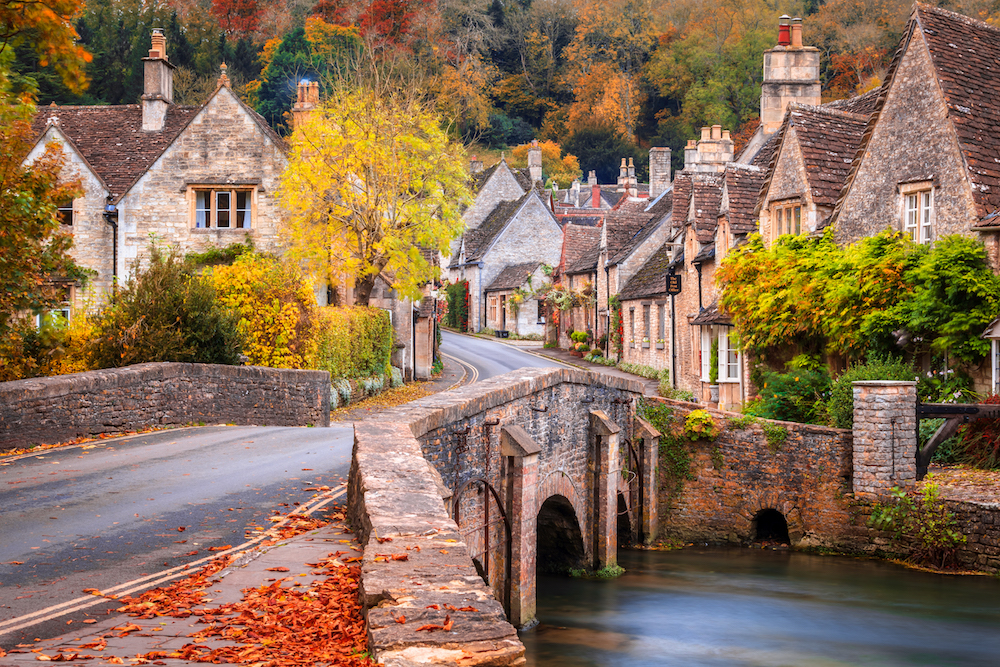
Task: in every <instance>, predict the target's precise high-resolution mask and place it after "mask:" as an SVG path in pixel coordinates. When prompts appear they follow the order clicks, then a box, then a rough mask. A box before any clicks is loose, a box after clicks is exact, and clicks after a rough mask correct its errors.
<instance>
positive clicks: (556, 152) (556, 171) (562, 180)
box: [511, 141, 583, 188]
mask: <svg viewBox="0 0 1000 667" xmlns="http://www.w3.org/2000/svg"><path fill="white" fill-rule="evenodd" d="M538 147H539V148H541V149H542V168H543V169H544V170H545V175H546V176H548V177H549V179H550V181H553V182H555V183H558V184H559V185H560V186H562V187H564V188H568V187H569V186H570V184H571V183H572V182H573V181H574V179H578V178H580V177H581V176H582V175H583V172H582V171H580V161H579V160H577V159H576V156H575V155H570V154H568V153H567V154H566V155H563V154H562V148H560V147H559V144H557V143H556V142H554V141H540V142H538ZM529 148H531V144H521V145H520V146H516V147H515V148H514V150H513V151H512V153H513V159H512V160H511V166H513V167H518V168H523V167H527V166H528V149H529Z"/></svg>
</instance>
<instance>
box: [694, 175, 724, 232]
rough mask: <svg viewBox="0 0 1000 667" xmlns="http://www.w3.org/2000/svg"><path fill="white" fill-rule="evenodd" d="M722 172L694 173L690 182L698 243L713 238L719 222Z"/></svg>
mask: <svg viewBox="0 0 1000 667" xmlns="http://www.w3.org/2000/svg"><path fill="white" fill-rule="evenodd" d="M722 183H723V175H722V174H695V176H694V178H693V182H692V196H693V198H694V220H693V221H692V222H693V224H694V230H695V234H696V236H697V238H698V241H699V242H700V243H711V242H712V241H713V240H714V239H715V228H716V227H717V226H718V224H719V207H720V206H721V205H722Z"/></svg>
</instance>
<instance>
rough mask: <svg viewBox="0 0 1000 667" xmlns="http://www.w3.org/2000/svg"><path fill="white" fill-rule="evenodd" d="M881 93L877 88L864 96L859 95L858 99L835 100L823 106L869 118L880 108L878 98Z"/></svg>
mask: <svg viewBox="0 0 1000 667" xmlns="http://www.w3.org/2000/svg"><path fill="white" fill-rule="evenodd" d="M880 92H881V91H880V90H879V89H878V88H876V89H874V90H869V91H868V92H867V93H865V94H864V95H857V96H856V97H848V98H846V99H843V100H833V101H832V102H827V103H826V104H823V105H822V107H823V108H824V109H836V110H838V111H846V112H848V113H856V114H861V115H863V116H867V115H869V114H871V113H872V112H873V111H875V107H876V106H878V97H879V93H880Z"/></svg>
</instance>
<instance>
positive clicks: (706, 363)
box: [698, 326, 716, 382]
mask: <svg viewBox="0 0 1000 667" xmlns="http://www.w3.org/2000/svg"><path fill="white" fill-rule="evenodd" d="M715 335H716V332H715V327H712V326H707V327H706V326H703V327H701V347H700V348H699V350H698V355H699V357H700V364H701V381H702V382H711V368H712V341H713V340H714V339H715Z"/></svg>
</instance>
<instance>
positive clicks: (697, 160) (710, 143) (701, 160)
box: [650, 125, 733, 197]
mask: <svg viewBox="0 0 1000 667" xmlns="http://www.w3.org/2000/svg"><path fill="white" fill-rule="evenodd" d="M732 161H733V140H732V139H731V138H730V136H729V130H723V129H722V126H721V125H713V126H711V127H703V128H701V140H700V141H695V140H694V139H691V140H690V141H688V143H687V146H685V147H684V171H687V172H708V173H721V172H723V171H725V170H726V163H727V162H732ZM667 164H668V165H669V164H670V158H669V154H668V157H667ZM652 168H653V165H652V158H650V173H652ZM650 180H652V179H650ZM650 187H652V183H650ZM650 196H651V197H652V196H653V195H652V192H650Z"/></svg>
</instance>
